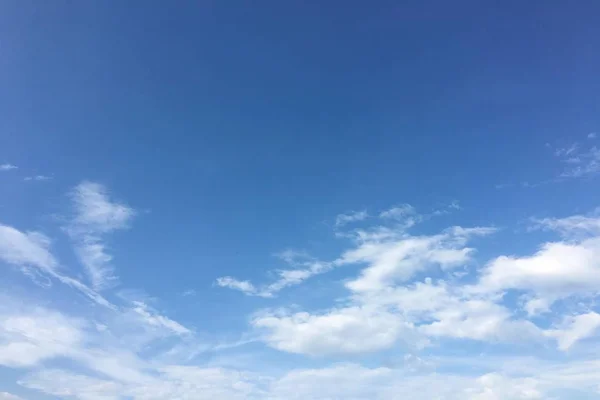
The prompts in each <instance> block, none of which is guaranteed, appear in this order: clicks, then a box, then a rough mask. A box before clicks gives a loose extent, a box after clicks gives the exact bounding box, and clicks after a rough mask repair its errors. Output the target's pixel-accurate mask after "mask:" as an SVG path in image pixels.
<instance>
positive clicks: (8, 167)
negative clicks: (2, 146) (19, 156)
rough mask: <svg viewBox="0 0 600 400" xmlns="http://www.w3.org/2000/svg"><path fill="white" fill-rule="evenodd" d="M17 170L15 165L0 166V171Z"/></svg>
mask: <svg viewBox="0 0 600 400" xmlns="http://www.w3.org/2000/svg"><path fill="white" fill-rule="evenodd" d="M17 168H19V167H17V166H16V165H13V164H8V163H5V164H0V171H11V170H13V169H17Z"/></svg>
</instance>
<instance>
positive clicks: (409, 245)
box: [338, 227, 494, 292]
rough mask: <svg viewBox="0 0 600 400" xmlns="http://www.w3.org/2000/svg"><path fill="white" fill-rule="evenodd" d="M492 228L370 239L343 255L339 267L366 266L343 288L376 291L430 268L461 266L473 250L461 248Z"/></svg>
mask: <svg viewBox="0 0 600 400" xmlns="http://www.w3.org/2000/svg"><path fill="white" fill-rule="evenodd" d="M492 232H494V229H492V228H469V229H465V228H461V227H454V228H451V229H448V230H446V231H445V232H443V233H441V234H438V235H434V236H404V237H402V238H400V239H396V238H393V237H392V239H387V238H386V239H379V238H375V239H371V238H369V240H366V241H365V242H363V243H360V244H359V245H358V246H357V247H356V248H355V249H352V250H349V251H346V252H345V253H344V254H343V255H342V257H341V259H340V260H339V261H338V262H339V264H342V265H343V264H355V263H367V264H368V267H367V268H365V269H364V270H363V271H362V273H361V275H360V277H359V278H357V279H355V280H352V281H350V282H348V283H347V284H346V286H347V287H348V288H349V289H351V290H352V291H355V292H365V291H377V290H381V289H382V288H383V287H386V286H388V285H391V284H394V283H396V282H403V281H406V280H407V279H409V278H411V277H412V276H413V275H414V274H415V273H416V272H418V271H422V270H425V269H427V268H429V267H431V266H439V267H440V268H442V269H448V268H453V267H456V266H460V265H464V264H466V263H468V262H469V261H470V259H471V255H472V253H473V252H474V249H472V248H469V247H464V246H465V243H466V242H467V241H468V240H469V238H470V237H472V236H477V235H487V234H490V233H492Z"/></svg>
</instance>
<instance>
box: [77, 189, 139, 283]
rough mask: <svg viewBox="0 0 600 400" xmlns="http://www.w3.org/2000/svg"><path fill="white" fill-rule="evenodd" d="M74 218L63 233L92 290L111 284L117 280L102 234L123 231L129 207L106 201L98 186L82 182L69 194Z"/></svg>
mask: <svg viewBox="0 0 600 400" xmlns="http://www.w3.org/2000/svg"><path fill="white" fill-rule="evenodd" d="M71 200H72V201H73V206H74V209H75V216H74V218H73V220H72V221H71V223H70V224H69V226H68V227H67V232H68V233H69V235H70V236H71V238H72V239H73V241H74V242H75V246H76V253H77V256H78V257H79V259H80V261H81V263H82V264H83V265H84V266H85V268H86V270H87V273H88V275H89V277H90V280H91V282H92V285H93V287H94V288H95V289H104V288H107V287H110V286H112V285H114V284H115V283H116V281H117V277H116V275H115V273H114V267H113V266H112V264H111V261H112V256H111V255H110V254H109V253H108V252H107V250H106V245H105V243H104V235H105V234H107V233H110V232H112V231H115V230H118V229H124V228H127V227H128V225H129V222H130V221H131V219H132V218H133V216H134V215H135V211H134V210H133V209H132V208H130V207H129V206H127V205H125V204H122V203H119V202H115V201H113V200H111V199H110V197H109V195H108V191H107V190H106V188H105V187H104V186H102V185H100V184H98V183H93V182H82V183H80V184H79V185H77V186H76V187H75V189H73V191H72V192H71Z"/></svg>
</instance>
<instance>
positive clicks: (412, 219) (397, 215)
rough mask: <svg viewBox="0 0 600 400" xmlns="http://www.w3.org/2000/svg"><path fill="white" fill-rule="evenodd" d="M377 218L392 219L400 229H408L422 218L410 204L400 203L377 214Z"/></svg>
mask: <svg viewBox="0 0 600 400" xmlns="http://www.w3.org/2000/svg"><path fill="white" fill-rule="evenodd" d="M379 218H382V219H388V220H393V221H394V222H396V223H397V224H398V226H399V227H401V228H402V229H408V228H410V227H412V226H414V225H416V224H418V223H419V222H421V221H422V220H423V219H424V217H423V216H422V215H420V214H418V213H417V211H416V210H415V208H414V207H413V206H411V205H410V204H401V205H398V206H396V207H393V208H390V209H389V210H385V211H382V212H381V213H380V214H379Z"/></svg>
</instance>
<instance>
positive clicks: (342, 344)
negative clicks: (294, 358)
mask: <svg viewBox="0 0 600 400" xmlns="http://www.w3.org/2000/svg"><path fill="white" fill-rule="evenodd" d="M252 324H253V326H254V327H256V328H259V329H262V330H264V331H265V337H264V339H265V340H266V342H267V343H268V344H269V345H270V346H272V347H274V348H276V349H279V350H283V351H287V352H291V353H299V354H310V355H329V354H353V353H354V354H359V353H367V352H372V351H377V350H382V349H386V348H389V347H391V346H392V345H394V344H395V343H396V341H397V340H398V339H399V338H400V336H402V335H405V336H411V335H412V333H411V331H412V327H411V326H410V325H409V324H406V323H405V322H404V321H403V320H402V319H401V318H400V316H399V315H397V314H392V313H388V312H385V311H381V310H376V309H367V308H365V307H347V308H341V309H333V310H330V311H328V312H327V313H324V314H317V315H315V314H309V313H306V312H299V313H295V314H291V315H277V314H271V315H262V316H258V317H256V318H255V319H253V321H252ZM411 340H412V338H411Z"/></svg>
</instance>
